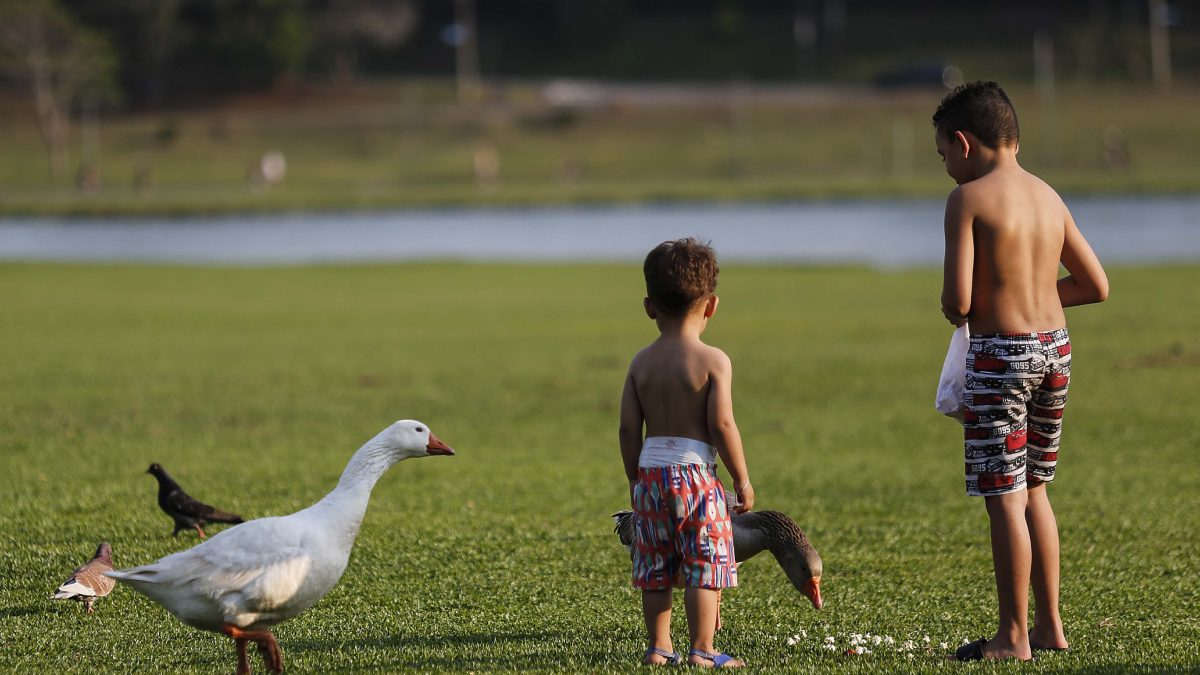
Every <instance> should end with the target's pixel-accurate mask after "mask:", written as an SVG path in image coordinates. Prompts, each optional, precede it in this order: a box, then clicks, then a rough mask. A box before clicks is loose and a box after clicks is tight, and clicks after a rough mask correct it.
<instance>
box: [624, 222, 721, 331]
mask: <svg viewBox="0 0 1200 675" xmlns="http://www.w3.org/2000/svg"><path fill="white" fill-rule="evenodd" d="M642 271H643V272H644V273H645V275H646V295H648V296H650V301H651V302H653V303H654V306H655V307H656V308H657V309H658V311H659V312H661V313H663V314H666V315H668V316H680V315H682V314H685V313H686V312H687V311H688V309H690V308H691V307H692V305H694V304H696V302H698V301H700V300H703V299H706V298H708V296H710V295H712V294H713V292H714V291H716V290H717V275H718V274H719V273H720V271H721V269H720V268H719V267H717V254H716V253H715V252H714V251H713V249H712V247H711V246H709V245H708V244H702V243H700V242H699V241H697V240H696V239H693V238H692V237H688V238H686V239H676V240H675V241H664V242H663V243H661V244H659V245H658V246H655V247H654V249H653V250H652V251H650V253H649V254H647V255H646V262H645V263H644V264H643V265H642Z"/></svg>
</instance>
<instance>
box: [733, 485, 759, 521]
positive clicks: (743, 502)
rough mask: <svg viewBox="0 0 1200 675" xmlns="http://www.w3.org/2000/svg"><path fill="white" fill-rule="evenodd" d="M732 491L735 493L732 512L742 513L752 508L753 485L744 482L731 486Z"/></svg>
mask: <svg viewBox="0 0 1200 675" xmlns="http://www.w3.org/2000/svg"><path fill="white" fill-rule="evenodd" d="M733 493H734V494H735V495H737V503H735V504H734V505H733V512H734V513H737V514H742V513H745V512H747V511H749V510H750V509H752V508H754V486H753V485H751V484H749V483H745V484H743V485H735V486H733Z"/></svg>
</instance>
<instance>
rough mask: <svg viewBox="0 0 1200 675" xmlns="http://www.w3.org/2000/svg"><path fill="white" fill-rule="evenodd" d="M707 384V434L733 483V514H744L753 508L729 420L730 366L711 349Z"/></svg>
mask: <svg viewBox="0 0 1200 675" xmlns="http://www.w3.org/2000/svg"><path fill="white" fill-rule="evenodd" d="M709 368H710V371H709V375H708V377H709V382H708V434H709V437H710V438H711V439H712V441H713V445H715V446H716V448H717V454H719V455H720V456H721V462H722V463H723V464H724V465H725V469H726V470H727V471H729V477H730V478H731V479H732V480H733V492H734V494H736V495H737V497H738V501H739V502H740V504H739V505H737V506H735V507H734V508H733V510H734V512H735V513H745V512H746V511H749V510H750V509H751V508H753V507H754V488H753V487H752V486H751V485H750V474H749V473H748V472H747V471H746V456H745V455H744V454H743V453H742V435H741V434H740V433H738V428H737V422H735V421H734V419H733V365H732V364H731V363H730V362H729V357H728V356H726V355H725V352H722V351H721V350H719V349H713V358H712V359H711V364H710V366H709Z"/></svg>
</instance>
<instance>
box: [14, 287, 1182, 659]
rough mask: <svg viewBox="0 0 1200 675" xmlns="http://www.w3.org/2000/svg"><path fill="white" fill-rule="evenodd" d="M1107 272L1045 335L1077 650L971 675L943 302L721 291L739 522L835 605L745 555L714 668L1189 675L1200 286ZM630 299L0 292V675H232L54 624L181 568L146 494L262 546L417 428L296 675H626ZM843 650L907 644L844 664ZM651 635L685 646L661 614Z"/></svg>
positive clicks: (209, 653)
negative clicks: (245, 525) (1053, 365)
mask: <svg viewBox="0 0 1200 675" xmlns="http://www.w3.org/2000/svg"><path fill="white" fill-rule="evenodd" d="M1110 273H1111V279H1112V298H1111V300H1110V301H1109V302H1108V303H1107V304H1105V305H1101V306H1097V307H1086V308H1080V309H1075V310H1071V311H1070V313H1069V320H1070V326H1071V330H1072V337H1073V339H1074V344H1075V362H1074V382H1073V384H1072V393H1071V403H1070V405H1069V407H1068V412H1067V421H1066V431H1065V436H1064V443H1063V451H1062V457H1061V461H1060V465H1059V474H1058V476H1059V479H1058V481H1057V482H1056V483H1055V484H1054V485H1053V486H1052V488H1051V492H1052V496H1053V500H1054V503H1055V506H1056V509H1057V512H1058V516H1059V520H1060V523H1061V530H1062V539H1063V575H1064V584H1063V612H1064V615H1065V618H1066V622H1067V633H1068V636H1069V637H1070V639H1071V641H1072V645H1073V649H1072V652H1071V653H1069V654H1060V655H1046V656H1043V657H1042V658H1041V659H1040V660H1039V661H1038V662H1037V663H1036V664H1032V665H1028V666H1017V665H1015V664H1000V665H982V666H981V665H957V664H949V663H946V662H944V661H943V660H942V655H943V650H942V649H941V648H939V646H938V645H939V643H942V642H946V643H949V645H950V646H951V647H953V646H954V645H957V643H959V642H960V641H961V640H962V639H963V638H972V639H974V638H976V637H978V636H980V635H984V634H988V632H989V631H990V630H992V629H993V627H994V612H995V609H994V591H993V586H992V572H991V566H990V550H989V547H988V539H987V524H986V517H985V514H984V510H983V506H982V503H981V502H980V501H978V500H971V499H967V498H966V497H964V496H963V485H962V460H961V445H960V444H961V441H960V440H959V438H960V431H959V429H958V427H957V425H956V424H955V423H954V422H952V421H950V420H947V419H945V418H942V417H940V416H939V415H938V414H937V413H936V412H935V411H934V410H933V407H932V401H933V391H934V385H935V382H936V379H937V373H938V369H939V368H940V366H941V361H942V357H943V355H944V350H945V346H946V342H947V340H948V338H949V333H950V331H949V327H948V326H947V325H945V324H944V322H943V320H942V318H941V316H940V313H939V311H938V293H939V289H940V273H939V272H938V271H937V270H932V269H927V270H915V271H912V270H910V271H873V270H869V269H857V268H794V267H750V266H736V265H726V266H725V269H724V270H723V273H722V277H721V283H720V288H719V292H720V295H721V300H722V302H721V307H720V310H719V312H718V314H717V316H716V318H715V319H714V321H713V323H712V325H711V328H710V330H709V332H708V333H707V334H706V337H707V338H708V339H709V340H711V342H713V343H714V344H717V345H719V346H721V347H723V348H724V349H725V350H726V351H727V352H728V353H729V355H730V356H731V357H732V359H733V363H734V368H735V381H734V395H735V406H736V412H737V417H738V422H739V425H740V427H741V430H742V434H743V438H744V440H745V445H746V453H747V458H748V461H749V467H750V471H751V476H752V477H753V480H754V483H755V485H756V488H757V494H758V503H757V505H758V506H759V507H760V508H764V509H776V510H780V511H784V512H786V513H788V514H790V515H792V516H793V517H794V518H795V519H796V520H797V521H798V522H799V523H800V524H801V525H802V526H803V527H804V528H805V530H806V531H807V532H808V534H809V535H810V537H811V538H812V540H813V542H814V543H815V544H816V546H817V548H818V549H819V550H820V552H821V554H822V556H823V558H824V562H825V574H824V579H823V583H822V588H823V591H824V594H825V598H826V608H825V609H824V610H822V611H820V612H818V611H815V610H813V609H812V607H811V606H810V605H809V604H808V603H807V602H806V601H805V600H804V599H803V598H802V597H801V596H800V595H799V594H798V593H796V592H795V591H794V590H792V589H791V588H790V586H789V585H788V584H787V582H786V580H785V578H784V576H783V573H782V572H781V571H780V569H779V568H778V566H777V565H776V564H775V562H774V561H773V560H771V559H770V558H769V557H766V556H765V554H764V557H761V558H756V559H754V560H752V561H750V562H748V563H747V564H746V565H745V566H744V567H743V568H742V586H741V587H740V588H738V589H737V590H735V591H732V592H730V593H728V594H727V595H726V602H725V610H724V611H725V614H724V616H725V621H726V626H727V627H726V628H725V629H724V630H723V631H722V632H721V633H720V634H719V642H718V644H719V646H721V647H723V648H724V649H726V650H727V651H729V652H731V653H734V654H736V655H738V656H741V657H743V658H745V659H747V660H748V661H749V662H750V664H751V665H752V666H754V667H755V668H756V669H758V670H763V671H793V672H795V671H801V672H813V671H819V672H854V673H877V672H898V671H903V672H929V671H935V672H944V673H957V672H980V671H988V672H992V671H1003V672H1022V673H1023V672H1042V671H1047V672H1051V671H1052V672H1127V671H1129V670H1140V671H1143V672H1162V671H1172V670H1173V671H1179V672H1183V671H1188V672H1195V670H1196V669H1197V668H1200V646H1198V645H1200V623H1198V622H1197V618H1196V617H1197V616H1198V610H1200V606H1198V605H1200V603H1198V598H1197V595H1198V590H1200V582H1198V581H1197V576H1196V575H1197V567H1196V560H1197V554H1198V553H1200V546H1198V545H1197V538H1196V536H1197V535H1196V526H1197V524H1198V517H1197V514H1200V469H1198V468H1197V463H1196V462H1197V459H1196V450H1197V447H1198V446H1200V424H1198V423H1197V416H1196V407H1197V404H1200V343H1198V342H1197V338H1196V336H1197V335H1198V334H1200V313H1198V312H1196V310H1195V308H1196V307H1197V306H1200V267H1171V268H1117V269H1113V270H1110ZM640 277H641V275H640V269H639V268H638V267H637V266H636V265H627V266H620V265H589V266H550V265H547V266H527V265H467V264H451V263H437V264H433V263H431V264H418V265H396V266H363V267H314V268H265V269H261V268H177V267H155V266H146V267H123V266H49V265H3V266H0V298H2V300H0V345H2V347H3V348H2V349H0V359H2V361H0V410H2V411H3V413H2V415H3V418H2V419H3V423H2V424H0V645H2V647H0V669H2V670H7V671H21V672H88V673H94V672H202V673H217V672H228V671H231V670H232V669H233V667H234V651H233V645H232V642H231V641H230V640H228V639H227V638H224V637H221V636H217V635H214V634H211V633H203V632H200V631H197V630H194V629H191V628H188V627H186V626H184V625H182V624H181V623H179V622H178V621H176V620H175V619H174V618H172V617H171V616H169V615H168V614H167V613H166V611H165V610H164V609H162V608H161V607H159V606H157V605H155V604H153V603H151V602H150V601H148V600H146V599H145V598H143V597H142V596H139V595H137V594H135V593H134V592H132V591H131V590H130V589H129V588H125V587H118V588H117V589H116V590H115V591H114V592H113V593H112V595H111V596H109V597H108V598H106V599H104V600H102V601H100V602H99V603H98V604H97V608H96V613H95V614H94V615H93V616H90V617H89V616H85V615H84V614H83V613H82V611H81V609H80V607H78V606H76V605H75V604H74V603H55V602H51V601H49V600H47V598H48V596H49V595H50V594H51V592H52V591H53V589H54V588H55V587H56V586H57V585H58V584H59V583H61V582H62V581H63V580H64V579H65V578H66V576H67V574H68V573H69V572H70V570H71V569H72V567H73V566H75V565H77V564H79V563H81V562H83V561H84V560H86V559H87V558H88V557H89V556H90V555H91V553H92V551H93V550H94V549H95V547H96V545H97V543H98V542H99V541H101V540H107V541H109V542H111V543H112V545H113V549H114V552H115V553H114V557H115V561H116V563H117V565H118V566H132V565H137V564H142V563H147V562H151V561H153V560H155V559H157V558H158V557H160V556H163V555H165V554H167V553H170V552H173V551H177V550H180V549H182V548H184V547H187V546H190V545H192V544H194V543H195V536H194V535H188V534H187V533H184V534H181V535H180V536H179V537H178V538H176V539H172V538H171V537H170V531H171V523H170V521H169V519H168V518H167V517H166V516H165V515H164V514H162V513H161V512H160V511H159V510H158V507H157V506H156V505H155V501H154V495H155V485H154V481H153V479H152V478H151V477H150V476H148V475H146V474H145V473H143V472H144V471H145V470H146V467H147V466H148V465H149V464H150V463H151V462H161V463H162V464H163V465H164V466H165V467H166V468H167V469H168V470H169V471H171V472H172V473H173V474H174V475H175V477H176V478H177V479H178V480H179V481H180V483H181V484H182V485H183V486H184V487H185V488H186V489H188V490H189V491H190V492H191V493H192V494H193V495H194V496H196V497H198V498H200V499H201V500H204V501H207V502H210V503H213V504H215V505H217V506H219V507H222V508H226V509H229V510H233V511H236V512H239V513H242V514H244V515H246V516H247V517H261V516H268V515H280V514H286V513H290V512H292V511H295V510H297V509H299V508H303V507H305V506H307V505H309V504H311V503H312V502H314V501H316V500H317V499H319V498H320V497H321V496H323V495H324V494H325V493H326V492H327V491H328V490H330V489H331V488H332V487H333V485H334V484H335V483H336V481H337V477H338V475H339V473H340V471H341V470H342V468H343V466H344V464H345V462H346V460H347V459H348V458H349V457H350V455H351V454H352V453H353V452H354V451H355V450H356V449H357V448H358V447H359V445H360V444H361V443H362V442H363V441H365V440H366V439H368V438H370V437H371V436H372V435H374V434H375V433H376V432H377V431H379V430H380V429H382V428H383V427H385V426H387V425H388V424H389V423H391V422H392V421H394V420H396V419H399V418H416V419H420V420H422V421H423V422H425V423H427V424H429V425H430V427H431V428H432V429H433V430H434V431H435V432H436V433H437V434H438V435H439V436H440V437H442V438H443V439H444V440H446V441H447V442H448V443H450V444H451V445H453V446H454V447H455V448H456V449H457V451H458V455H457V456H455V457H449V458H446V457H432V458H423V459H419V460H411V461H407V462H403V463H401V464H398V465H397V466H395V467H394V468H393V469H392V470H391V472H390V473H389V474H388V475H387V476H385V477H384V478H383V480H381V481H380V483H379V484H378V486H377V487H376V489H375V492H374V496H373V499H372V502H371V506H370V509H369V511H368V513H367V517H366V521H365V524H364V526H363V528H362V532H361V534H360V536H359V539H358V544H357V546H356V548H355V550H354V554H353V556H352V558H351V561H350V566H349V569H348V570H347V572H346V575H345V576H344V577H343V579H342V581H341V583H340V584H339V585H338V586H337V587H336V588H335V589H334V590H333V591H332V592H331V593H330V594H329V595H328V596H327V597H326V598H325V599H324V600H322V601H321V602H320V603H318V604H317V605H316V606H315V607H314V608H313V609H311V610H310V611H309V612H307V613H305V614H303V615H302V616H300V617H299V618H297V619H294V620H293V621H291V622H288V623H285V624H282V625H281V626H280V627H279V628H278V629H277V635H278V637H279V640H280V644H281V646H282V648H283V651H284V658H285V663H286V666H287V668H288V669H289V671H291V672H328V671H405V670H433V671H436V670H462V671H467V670H472V671H480V670H487V671H516V670H564V671H573V672H597V671H614V670H626V671H627V670H632V669H633V665H634V664H635V663H636V662H637V659H638V657H639V656H640V654H641V651H642V649H643V647H644V645H643V638H642V633H643V628H642V625H641V616H640V610H639V597H638V595H637V593H635V592H634V591H633V590H632V589H631V588H630V587H629V579H628V577H629V563H628V559H627V557H626V553H625V550H624V549H623V548H622V547H620V546H619V545H618V543H617V541H616V539H615V537H614V536H613V535H612V534H611V522H610V520H609V518H608V516H609V514H611V513H612V512H613V511H615V510H617V509H620V508H623V507H625V505H626V494H627V493H626V486H625V481H624V475H623V473H622V469H621V462H620V459H619V454H618V450H617V444H616V426H617V406H618V397H619V394H620V390H621V384H622V379H623V377H624V372H625V366H626V364H627V362H628V359H629V357H631V356H632V355H633V353H634V352H635V351H636V350H637V349H638V348H639V347H640V346H641V345H643V344H645V343H646V342H648V341H649V340H651V339H652V337H653V336H654V335H655V332H654V325H653V323H652V322H650V321H649V320H647V319H646V318H645V317H644V316H643V314H642V310H641V297H642V294H643V289H642V285H641V278H640ZM213 530H216V531H219V530H220V526H216V527H214V528H213ZM802 631H803V633H804V634H806V636H805V637H801V638H800V639H799V640H798V641H797V640H792V641H791V642H794V643H795V644H789V640H788V638H791V637H793V636H798V635H802ZM868 632H870V633H873V634H877V635H881V636H889V637H892V638H893V639H894V640H895V641H896V643H895V644H894V645H892V646H891V647H890V648H888V647H887V645H886V643H885V644H884V645H881V646H874V645H872V649H873V653H871V654H863V655H846V654H844V653H843V652H844V650H845V649H846V648H848V647H849V646H850V644H849V643H850V635H851V634H852V633H868ZM675 636H676V640H677V642H676V646H677V647H681V648H682V647H684V646H685V637H686V630H685V628H684V622H683V616H682V612H679V613H677V615H676V629H675ZM826 636H832V637H833V639H834V642H835V647H836V649H835V650H829V649H825V648H823V644H824V643H825V639H826ZM926 636H928V637H929V638H930V644H931V645H932V646H931V647H930V648H926V647H925V646H924V638H925V637H926ZM908 640H912V641H914V643H915V644H916V646H915V648H913V649H912V650H911V651H909V650H903V647H902V645H903V643H904V642H905V641H908ZM897 649H901V650H903V651H896V650H897ZM255 666H256V668H257V669H260V670H261V661H258V660H257V657H255Z"/></svg>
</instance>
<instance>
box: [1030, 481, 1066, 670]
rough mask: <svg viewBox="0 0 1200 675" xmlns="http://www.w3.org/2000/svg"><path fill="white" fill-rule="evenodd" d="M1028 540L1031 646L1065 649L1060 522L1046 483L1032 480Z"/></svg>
mask: <svg viewBox="0 0 1200 675" xmlns="http://www.w3.org/2000/svg"><path fill="white" fill-rule="evenodd" d="M1025 522H1026V523H1027V524H1028V525H1029V540H1030V543H1031V544H1032V549H1033V567H1032V573H1031V574H1030V580H1031V581H1032V582H1033V600H1034V609H1033V629H1032V630H1030V631H1029V644H1030V646H1031V647H1036V648H1038V649H1066V648H1067V647H1068V644H1067V638H1066V636H1065V635H1064V634H1063V626H1062V618H1061V617H1059V615H1058V585H1059V567H1058V559H1059V553H1058V549H1059V547H1058V522H1057V521H1056V520H1055V518H1054V509H1052V508H1051V507H1050V495H1049V494H1048V493H1047V492H1046V484H1045V483H1042V482H1035V481H1030V487H1029V503H1028V505H1027V506H1026V507H1025Z"/></svg>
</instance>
